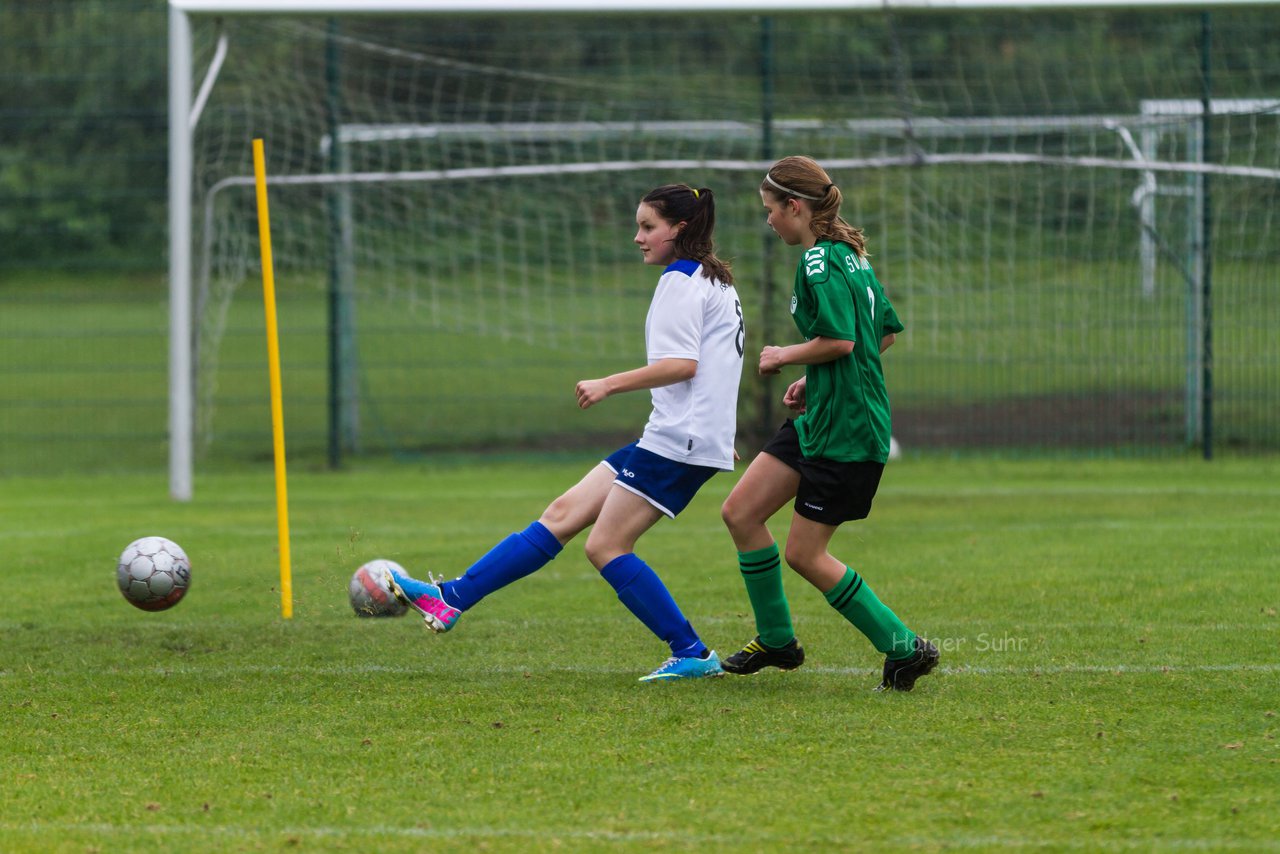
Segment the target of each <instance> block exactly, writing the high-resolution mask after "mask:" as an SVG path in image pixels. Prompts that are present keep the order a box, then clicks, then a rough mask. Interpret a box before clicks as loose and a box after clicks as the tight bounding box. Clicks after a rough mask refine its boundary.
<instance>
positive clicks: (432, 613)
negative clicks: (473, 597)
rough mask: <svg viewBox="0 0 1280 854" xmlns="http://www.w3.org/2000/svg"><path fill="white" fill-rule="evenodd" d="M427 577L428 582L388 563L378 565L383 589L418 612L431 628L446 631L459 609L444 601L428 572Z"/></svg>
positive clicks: (450, 626)
mask: <svg viewBox="0 0 1280 854" xmlns="http://www.w3.org/2000/svg"><path fill="white" fill-rule="evenodd" d="M427 578H429V579H430V581H419V580H417V579H416V578H410V577H409V576H407V575H405V574H404V573H403V572H399V571H398V570H395V569H392V568H391V567H389V566H384V567H383V568H382V583H383V586H385V587H386V588H387V592H389V593H390V594H391V595H393V596H395V597H396V598H397V599H399V600H400V601H401V602H403V603H404V604H406V605H408V606H409V607H410V608H413V609H414V610H415V611H417V612H418V613H419V614H421V615H422V620H423V622H425V623H426V624H427V628H429V629H431V631H433V632H437V633H440V632H447V631H449V629H451V628H453V625H454V623H456V622H458V618H459V617H461V616H462V612H461V611H459V610H458V609H457V608H455V607H453V606H452V605H450V604H449V603H448V602H446V601H444V594H442V593H441V592H440V584H439V582H437V581H436V579H435V576H433V575H431V574H430V573H428V574H427Z"/></svg>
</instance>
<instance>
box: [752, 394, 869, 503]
mask: <svg viewBox="0 0 1280 854" xmlns="http://www.w3.org/2000/svg"><path fill="white" fill-rule="evenodd" d="M761 450H762V451H764V452H765V453H767V454H769V455H770V456H773V457H777V458H778V459H779V460H781V461H782V462H784V463H786V464H787V465H788V466H790V467H791V468H793V469H795V470H796V471H797V472H799V473H800V486H799V488H798V489H797V490H796V503H795V510H796V512H797V513H799V514H800V515H801V516H803V517H804V518H806V519H809V520H810V521H813V522H820V523H821V524H823V525H839V524H840V523H841V522H852V521H854V520H855V519H865V518H867V516H869V515H870V514H871V501H872V499H874V498H875V497H876V490H877V489H879V487H880V476H881V475H882V474H884V463H878V462H875V461H866V462H856V463H844V462H840V461H838V460H828V459H825V458H823V457H806V456H804V454H802V453H800V434H799V433H797V432H796V426H795V423H794V422H793V421H792V420H791V419H790V418H788V419H787V420H786V423H784V424H783V425H782V426H781V427H780V428H778V432H777V433H776V434H774V437H773V438H772V439H770V440H769V441H768V443H766V444H765V446H764V447H763V448H762V449H761Z"/></svg>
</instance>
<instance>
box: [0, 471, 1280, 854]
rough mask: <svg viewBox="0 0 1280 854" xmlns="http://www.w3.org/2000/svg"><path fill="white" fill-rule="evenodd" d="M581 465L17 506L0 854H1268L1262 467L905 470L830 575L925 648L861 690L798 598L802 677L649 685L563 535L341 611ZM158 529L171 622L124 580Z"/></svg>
mask: <svg viewBox="0 0 1280 854" xmlns="http://www.w3.org/2000/svg"><path fill="white" fill-rule="evenodd" d="M590 463H591V458H589V457H577V458H573V457H560V458H547V457H542V458H521V457H512V458H503V459H488V460H485V459H470V460H466V461H460V462H456V463H453V464H435V465H426V464H424V465H421V466H405V465H402V466H385V467H384V466H367V467H361V468H358V469H356V470H353V471H349V472H344V473H338V474H321V473H307V472H303V473H295V474H293V475H292V476H291V479H290V494H291V499H292V506H291V510H292V515H291V521H292V531H293V537H292V547H293V558H294V589H295V602H296V606H295V615H294V618H293V619H292V620H291V621H285V620H283V619H282V618H281V617H280V614H279V592H278V586H277V585H278V569H277V563H276V560H277V558H276V551H275V531H276V527H275V517H274V493H273V490H272V484H271V479H270V474H269V472H268V471H266V470H263V471H262V472H261V473H257V472H247V473H238V474H231V473H223V474H218V475H206V476H202V477H200V478H199V479H198V481H197V488H196V492H197V495H196V500H195V501H194V502H192V503H191V504H189V505H179V504H174V503H171V502H169V501H168V499H167V497H166V484H165V481H164V478H163V476H162V475H154V476H144V475H137V476H129V477H115V478H106V477H101V478H55V477H45V478H39V479H23V478H7V479H4V480H0V514H2V515H3V518H4V520H5V524H4V525H3V529H2V530H0V542H3V545H4V551H5V554H6V555H7V560H8V566H9V569H8V570H7V571H6V573H5V577H6V578H7V579H8V591H9V596H10V597H11V599H10V604H9V605H7V606H6V607H5V608H4V609H3V611H2V612H0V614H2V615H3V616H2V618H0V632H2V635H3V643H2V644H0V697H2V698H3V704H4V713H3V714H2V715H0V744H3V750H0V781H3V782H0V798H2V801H0V802H2V804H3V809H0V850H3V851H6V852H10V851H13V852H25V851H40V852H46V851H58V852H61V851H67V852H83V851H231V850H235V851H246V850H268V851H271V850H346V851H369V850H379V851H422V850H459V851H460V850H475V849H479V850H490V851H530V850H536V851H543V850H546V851H550V850H604V849H609V850H635V851H640V850H698V851H779V850H788V851H792V850H794V851H819V850H942V849H955V848H959V849H971V850H1001V849H1003V850H1021V849H1036V850H1181V849H1196V850H1244V851H1255V850H1276V849H1277V848H1278V847H1280V845H1278V844H1277V837H1276V829H1277V823H1276V815H1278V814H1280V794H1277V792H1278V791H1280V789H1278V787H1277V785H1276V783H1277V780H1280V741H1277V739H1276V734H1277V732H1278V731H1280V717H1277V715H1278V713H1280V695H1278V694H1277V691H1276V684H1277V675H1278V674H1280V643H1278V642H1280V617H1278V616H1277V609H1278V608H1280V592H1278V591H1280V587H1278V586H1277V584H1276V554H1277V552H1278V551H1280V528H1278V527H1277V525H1276V519H1277V518H1278V515H1277V514H1278V513H1280V486H1277V483H1278V482H1280V479H1278V476H1280V461H1278V460H1277V459H1276V458H1274V457H1264V458H1257V457H1255V458H1249V459H1244V458H1241V459H1231V458H1224V459H1218V460H1216V461H1214V462H1212V463H1205V462H1202V461H1199V460H1190V459H1187V460H1168V459H1166V460H1160V461H1152V460H1122V461H1107V460H1089V461H1057V462H1035V461H1020V462H1013V461H992V460H985V459H968V460H963V461H955V460H948V459H940V458H909V459H906V460H904V461H902V462H898V463H894V464H891V466H890V469H889V471H888V473H887V474H886V479H885V483H884V485H883V487H882V489H881V494H880V497H879V499H878V500H877V504H876V510H875V512H874V513H873V515H872V517H871V518H870V519H868V520H867V521H866V522H863V523H859V524H857V525H853V526H848V527H847V529H846V530H842V531H841V533H840V534H839V535H838V537H837V540H836V551H837V553H838V554H839V555H841V556H842V557H845V558H846V559H848V560H849V561H850V562H852V563H853V565H854V566H855V568H857V569H859V570H860V571H861V572H863V573H864V574H865V575H866V577H867V578H868V580H869V582H870V583H871V584H873V585H874V586H875V588H876V590H877V592H878V593H879V594H880V596H881V597H882V598H883V599H884V600H886V601H887V602H888V603H890V604H891V605H892V606H893V607H894V608H895V609H896V610H897V611H898V612H899V613H900V614H901V615H902V616H903V617H904V618H905V619H906V620H907V621H908V622H909V623H910V624H911V625H912V626H913V627H915V628H916V629H917V630H919V631H920V632H922V633H925V634H927V635H929V636H930V637H932V638H934V639H935V640H936V642H937V643H938V644H939V646H941V647H942V649H943V656H944V657H943V661H942V666H941V667H940V669H939V671H937V672H936V673H935V675H933V676H930V677H929V678H927V679H925V680H923V681H922V682H921V683H920V684H919V686H918V687H917V689H916V691H915V692H913V693H911V694H905V695H888V696H886V695H882V694H876V693H873V692H872V691H871V690H870V689H871V688H872V687H873V686H874V685H875V684H876V682H877V680H878V668H879V664H880V662H879V659H878V657H877V656H876V655H875V654H874V652H873V651H872V649H871V648H870V646H869V644H868V643H866V642H865V640H863V639H862V638H861V637H860V636H858V635H856V633H855V632H854V630H853V629H852V628H851V627H850V626H848V625H847V624H845V623H844V622H843V621H842V620H841V619H840V618H839V616H838V615H837V614H835V613H834V612H833V611H832V610H831V609H830V608H829V607H828V606H826V605H825V603H824V602H823V600H822V598H821V597H820V596H819V595H818V594H817V593H816V592H815V591H813V590H811V589H808V588H806V587H805V585H804V584H803V582H801V581H800V580H799V579H798V578H795V577H792V578H789V579H788V582H787V583H788V592H789V594H790V597H791V600H792V603H793V608H794V611H795V619H796V625H797V629H798V632H799V635H800V638H801V640H802V641H803V642H804V644H805V646H806V649H807V651H808V654H809V659H808V663H807V664H806V665H805V666H804V667H803V668H802V669H800V670H799V671H796V672H794V673H790V674H781V673H777V672H765V673H762V674H759V675H757V676H754V677H728V678H725V679H720V680H705V681H701V682H698V683H696V684H674V685H641V684H638V683H637V682H636V678H637V677H638V676H640V675H642V674H644V673H646V672H648V671H649V670H650V669H652V668H653V667H654V666H656V665H657V664H658V663H659V662H660V661H661V660H662V659H663V658H664V656H665V647H664V646H663V645H662V644H661V643H660V642H659V641H657V640H655V639H653V638H652V637H651V636H648V635H647V634H646V632H645V631H644V630H643V628H642V627H641V626H640V625H639V624H638V623H636V621H635V620H634V619H633V618H632V617H631V616H630V615H629V614H628V613H627V612H626V611H625V610H624V609H623V607H622V606H621V605H620V604H619V603H618V602H617V600H616V599H615V598H614V596H613V593H612V591H611V590H610V589H609V588H608V586H607V585H606V584H604V583H602V582H601V581H600V580H599V579H598V578H596V577H595V573H594V571H593V570H592V569H591V567H590V565H589V564H588V563H587V562H586V560H585V559H584V558H583V557H582V555H581V550H580V548H579V547H578V546H577V545H571V546H570V547H569V548H568V549H566V551H565V553H564V554H563V555H561V556H560V557H559V558H558V559H557V560H556V561H555V562H554V563H552V564H551V565H549V566H548V567H547V568H545V569H544V570H543V571H541V572H540V573H538V574H537V575H535V576H533V577H532V578H529V579H526V580H525V581H522V582H520V583H519V584H518V586H516V587H513V588H510V589H508V590H506V591H504V592H503V593H500V594H498V595H496V596H494V597H492V598H491V599H489V600H486V601H485V602H484V603H482V604H481V605H480V606H478V607H477V608H476V609H475V610H473V611H472V612H470V613H468V614H467V615H465V616H464V617H463V619H462V621H461V622H460V623H459V626H458V628H457V629H455V630H454V632H452V633H450V634H449V635H445V636H434V635H431V634H430V633H428V632H427V631H425V630H424V629H423V628H422V627H421V625H420V624H419V623H418V622H417V621H416V620H413V619H411V618H404V619H396V620H364V619H358V618H356V617H355V616H354V615H353V614H352V612H351V610H350V608H349V607H348V605H347V602H346V592H345V589H346V582H347V579H348V578H349V577H350V574H351V572H352V571H353V570H354V569H355V567H356V566H357V565H359V564H360V563H361V562H363V561H365V560H368V559H371V558H373V557H378V556H383V557H390V558H394V559H396V560H399V561H400V562H402V563H404V564H405V565H406V566H408V567H410V568H411V569H414V570H417V571H419V572H422V571H426V570H428V569H429V570H432V571H435V572H437V573H446V574H451V573H454V572H457V571H460V570H461V569H462V568H464V567H465V566H466V564H467V563H468V562H469V561H470V560H471V559H472V558H474V557H475V556H477V555H478V554H479V553H480V552H482V551H483V550H485V549H487V548H488V547H489V546H490V545H491V544H492V543H493V542H495V541H496V540H497V539H498V538H500V537H502V536H504V535H506V534H507V533H508V532H509V531H511V530H514V529H516V528H519V527H523V526H524V525H525V524H527V522H528V521H529V520H530V519H531V518H533V517H534V516H535V515H536V514H537V513H538V512H539V511H540V510H541V508H542V506H543V505H544V504H545V502H546V501H547V500H548V499H549V498H550V497H552V496H553V495H554V494H555V493H556V492H557V491H558V490H559V489H561V488H563V487H565V486H567V485H568V484H570V483H572V482H573V481H574V480H576V478H577V477H578V476H579V475H580V474H581V473H582V471H583V470H585V468H586V467H587V466H588V465H589V464H590ZM732 482H733V477H732V476H722V477H719V478H717V479H715V480H713V481H712V482H711V483H710V484H709V485H708V486H707V487H706V488H705V489H704V490H703V493H702V494H701V495H700V496H699V498H698V499H697V500H696V501H695V502H694V504H693V505H692V506H691V507H690V509H689V510H688V511H686V513H685V514H684V515H682V516H681V518H680V519H679V520H677V521H676V522H674V523H669V522H668V523H663V524H662V525H660V526H659V527H658V528H657V529H655V530H654V531H653V532H651V534H650V535H648V536H647V537H646V538H645V539H644V540H642V541H641V542H642V548H641V554H642V555H643V556H644V557H646V558H647V559H648V560H649V561H650V562H651V563H652V564H653V565H654V566H655V567H656V568H658V570H659V571H660V573H662V574H663V576H664V578H666V579H667V581H668V583H669V585H670V587H671V588H672V590H673V592H674V593H675V595H676V596H677V599H678V600H679V601H680V602H681V604H682V606H683V607H684V609H685V611H686V612H687V613H688V614H689V616H690V617H691V619H692V620H693V622H694V625H695V626H696V627H697V628H698V629H699V630H700V632H701V633H702V635H703V637H704V638H705V639H706V640H707V641H708V642H709V643H710V644H712V645H713V646H715V647H716V648H718V649H719V650H720V651H721V652H722V653H727V652H729V651H732V649H734V648H735V647H736V646H737V645H738V644H740V643H742V642H744V641H746V640H748V639H749V638H750V637H751V636H752V635H753V633H754V631H753V627H752V623H751V619H750V616H749V613H748V607H747V602H746V596H745V594H744V591H743V588H742V584H741V581H740V580H739V578H738V576H737V571H736V569H735V565H734V560H733V553H732V548H731V545H730V542H729V539H728V537H727V535H726V534H725V533H724V531H723V530H722V527H721V525H720V522H719V519H718V505H719V501H720V499H721V498H722V497H723V496H724V495H725V494H727V492H728V489H729V488H730V486H731V485H732ZM150 533H162V534H164V535H167V536H170V537H171V538H173V539H175V540H177V541H178V542H179V543H181V544H182V545H183V546H185V548H186V550H187V551H188V553H189V554H190V555H191V557H192V560H193V564H194V579H193V586H192V590H191V593H190V594H189V595H188V596H187V598H186V599H185V600H184V601H183V602H182V603H181V604H180V605H179V606H177V607H176V608H174V609H173V610H171V611H168V612H164V613H159V614H147V613H143V612H141V611H137V610H135V609H133V608H131V607H130V606H129V605H127V604H126V603H125V602H124V600H123V599H122V598H121V597H120V595H119V593H118V592H117V591H116V589H115V584H114V559H115V556H116V555H117V554H118V553H119V551H120V550H121V549H122V548H123V547H124V546H125V544H127V543H128V542H129V541H130V540H132V539H133V538H135V537H137V536H141V535H144V534H150Z"/></svg>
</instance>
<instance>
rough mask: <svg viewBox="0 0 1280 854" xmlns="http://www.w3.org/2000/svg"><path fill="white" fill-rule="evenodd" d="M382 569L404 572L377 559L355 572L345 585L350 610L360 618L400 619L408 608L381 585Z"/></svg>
mask: <svg viewBox="0 0 1280 854" xmlns="http://www.w3.org/2000/svg"><path fill="white" fill-rule="evenodd" d="M384 567H388V568H391V569H395V570H398V571H400V572H404V567H402V566H401V565H400V564H398V563H396V562H395V561H393V560H384V559H383V558H378V559H377V560H371V561H369V562H368V563H366V564H365V565H364V566H362V567H360V568H359V569H357V570H356V572H355V575H352V576H351V583H350V584H348V585H347V598H349V599H350V600H351V609H352V610H353V611H355V612H356V615H357V616H360V617H402V616H404V614H405V612H406V611H408V610H409V608H408V606H407V605H405V604H404V603H403V602H401V601H400V600H399V599H397V598H396V597H395V596H393V595H391V594H390V593H388V592H387V588H386V587H384V586H383V585H382V570H383V568H384Z"/></svg>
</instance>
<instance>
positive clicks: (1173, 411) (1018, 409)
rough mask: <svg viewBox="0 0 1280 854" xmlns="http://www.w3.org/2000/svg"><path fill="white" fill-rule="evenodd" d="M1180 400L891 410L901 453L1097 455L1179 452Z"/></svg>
mask: <svg viewBox="0 0 1280 854" xmlns="http://www.w3.org/2000/svg"><path fill="white" fill-rule="evenodd" d="M1183 405H1184V401H1183V398H1182V396H1181V394H1180V393H1178V392H1151V391H1140V392H1105V393H1096V394H1061V395H1035V396H1030V397H1017V398H1008V399H1005V400H994V401H983V402H978V403H954V404H930V405H925V406H911V405H909V404H903V403H897V402H895V403H894V406H893V434H894V436H895V437H896V438H897V439H898V441H899V442H900V443H901V444H902V446H903V448H907V449H922V450H923V449H930V450H932V449H941V448H990V449H996V448H1018V449H1034V448H1073V447H1075V448H1100V447H1117V446H1131V445H1144V446H1152V445H1181V444H1183V443H1184V442H1185V440H1186V436H1185V430H1186V428H1185V424H1184V417H1185V416H1184V410H1183Z"/></svg>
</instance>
